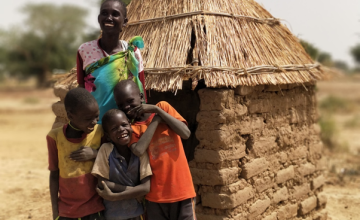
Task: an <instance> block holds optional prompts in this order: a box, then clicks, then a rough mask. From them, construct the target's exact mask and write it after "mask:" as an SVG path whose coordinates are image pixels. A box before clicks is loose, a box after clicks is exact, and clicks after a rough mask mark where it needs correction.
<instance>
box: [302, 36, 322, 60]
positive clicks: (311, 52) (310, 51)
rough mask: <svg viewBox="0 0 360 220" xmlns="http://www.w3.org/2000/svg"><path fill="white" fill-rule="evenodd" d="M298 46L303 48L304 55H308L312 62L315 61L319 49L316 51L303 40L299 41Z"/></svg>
mask: <svg viewBox="0 0 360 220" xmlns="http://www.w3.org/2000/svg"><path fill="white" fill-rule="evenodd" d="M300 44H301V45H302V46H303V48H304V49H305V51H306V53H307V54H309V55H310V57H311V58H312V59H313V60H317V58H318V56H319V49H317V48H316V47H315V46H314V45H312V44H310V43H309V42H307V41H305V40H300Z"/></svg>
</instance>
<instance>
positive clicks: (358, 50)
mask: <svg viewBox="0 0 360 220" xmlns="http://www.w3.org/2000/svg"><path fill="white" fill-rule="evenodd" d="M350 53H351V55H352V56H353V58H354V59H355V61H356V63H357V64H358V65H360V44H358V45H356V46H354V47H353V48H351V50H350Z"/></svg>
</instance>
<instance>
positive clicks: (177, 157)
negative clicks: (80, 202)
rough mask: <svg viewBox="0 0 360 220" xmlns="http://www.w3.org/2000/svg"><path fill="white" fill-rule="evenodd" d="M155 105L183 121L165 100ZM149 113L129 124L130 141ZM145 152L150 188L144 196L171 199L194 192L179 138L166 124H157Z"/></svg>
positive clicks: (139, 133)
mask: <svg viewBox="0 0 360 220" xmlns="http://www.w3.org/2000/svg"><path fill="white" fill-rule="evenodd" d="M156 105H157V106H158V107H160V108H161V109H162V110H164V111H165V112H167V113H168V114H170V115H171V116H173V117H174V118H176V119H178V120H180V121H182V122H184V123H186V121H185V119H184V118H183V117H182V116H181V115H180V114H179V113H178V112H177V111H176V110H175V109H174V108H173V107H172V106H171V105H170V104H169V103H167V102H159V103H158V104H156ZM153 117H154V114H153V115H151V117H149V118H148V119H147V120H146V121H144V122H135V123H134V124H133V125H132V126H131V127H132V129H133V131H134V132H133V135H132V137H131V139H132V140H131V143H135V142H138V140H139V138H140V137H141V136H142V134H144V132H145V131H146V129H147V127H148V126H149V124H150V123H151V120H152V118H153ZM131 143H130V144H131ZM148 154H149V159H150V165H151V169H152V171H153V175H152V176H151V186H150V192H149V193H148V194H147V195H146V199H147V200H149V201H151V202H157V203H172V202H178V201H182V200H185V199H189V198H193V197H195V196H196V195H195V190H194V185H193V182H192V177H191V173H190V169H189V165H188V163H187V159H186V156H185V152H184V148H183V145H182V142H181V138H180V136H179V135H177V134H176V133H175V132H174V131H173V130H171V129H170V128H169V126H168V125H167V124H165V123H161V124H159V125H158V127H157V129H156V131H155V133H154V136H153V138H152V139H151V142H150V145H149V148H148Z"/></svg>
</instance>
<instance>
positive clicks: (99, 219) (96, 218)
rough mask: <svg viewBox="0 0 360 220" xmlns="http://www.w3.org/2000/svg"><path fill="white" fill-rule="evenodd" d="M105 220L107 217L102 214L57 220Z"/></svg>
mask: <svg viewBox="0 0 360 220" xmlns="http://www.w3.org/2000/svg"><path fill="white" fill-rule="evenodd" d="M80 219H81V220H105V217H104V215H103V213H102V212H97V213H94V214H91V215H87V216H84V217H81V218H67V217H61V216H59V217H58V218H57V219H56V220H80Z"/></svg>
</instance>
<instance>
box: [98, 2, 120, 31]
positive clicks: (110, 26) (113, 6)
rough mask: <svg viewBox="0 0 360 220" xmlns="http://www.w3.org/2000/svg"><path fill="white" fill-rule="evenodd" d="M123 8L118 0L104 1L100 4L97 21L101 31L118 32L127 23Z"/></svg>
mask: <svg viewBox="0 0 360 220" xmlns="http://www.w3.org/2000/svg"><path fill="white" fill-rule="evenodd" d="M125 10H126V9H124V8H123V6H122V5H121V4H120V3H119V2H118V1H106V2H104V3H103V4H102V5H101V8H100V14H99V16H98V22H99V24H100V28H101V30H102V31H103V33H104V32H105V33H113V34H119V33H120V32H121V31H122V28H123V27H124V26H125V25H126V23H127V18H125Z"/></svg>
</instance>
